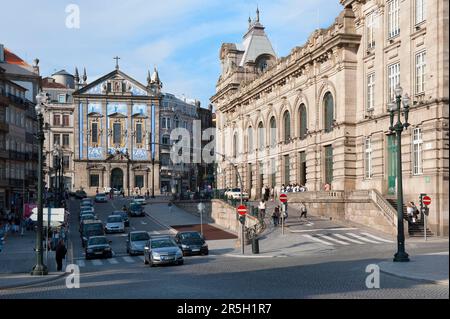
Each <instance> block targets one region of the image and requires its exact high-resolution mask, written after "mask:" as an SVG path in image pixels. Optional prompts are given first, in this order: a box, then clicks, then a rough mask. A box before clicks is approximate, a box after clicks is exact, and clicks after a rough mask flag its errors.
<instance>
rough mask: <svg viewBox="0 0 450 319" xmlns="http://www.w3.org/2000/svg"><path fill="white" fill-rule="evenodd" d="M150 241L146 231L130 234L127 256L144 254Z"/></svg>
mask: <svg viewBox="0 0 450 319" xmlns="http://www.w3.org/2000/svg"><path fill="white" fill-rule="evenodd" d="M149 239H150V235H149V234H148V233H147V232H146V231H133V232H130V233H129V234H128V236H127V254H130V255H137V254H143V253H144V247H145V244H146V243H147V242H148V241H149Z"/></svg>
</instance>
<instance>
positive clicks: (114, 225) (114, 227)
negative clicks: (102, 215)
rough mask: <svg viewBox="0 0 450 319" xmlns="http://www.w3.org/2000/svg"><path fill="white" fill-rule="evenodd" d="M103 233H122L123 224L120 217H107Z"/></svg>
mask: <svg viewBox="0 0 450 319" xmlns="http://www.w3.org/2000/svg"><path fill="white" fill-rule="evenodd" d="M105 232H106V233H107V234H109V233H124V232H125V223H124V222H123V218H122V216H118V215H111V216H108V218H107V220H106V224H105Z"/></svg>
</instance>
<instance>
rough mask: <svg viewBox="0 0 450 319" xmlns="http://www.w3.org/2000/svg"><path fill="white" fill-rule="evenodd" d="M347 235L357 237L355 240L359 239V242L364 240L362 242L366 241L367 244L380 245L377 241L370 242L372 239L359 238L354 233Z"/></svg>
mask: <svg viewBox="0 0 450 319" xmlns="http://www.w3.org/2000/svg"><path fill="white" fill-rule="evenodd" d="M347 235H349V236H352V237H355V238H357V239H359V240H362V241H366V242H368V243H372V244H379V242H377V241H374V240H370V239H368V238H364V237H361V236H358V235H356V234H353V233H347Z"/></svg>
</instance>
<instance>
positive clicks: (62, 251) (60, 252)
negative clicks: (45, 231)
mask: <svg viewBox="0 0 450 319" xmlns="http://www.w3.org/2000/svg"><path fill="white" fill-rule="evenodd" d="M66 253H67V248H66V245H65V244H64V240H62V239H61V240H59V242H58V245H57V246H56V253H55V255H56V265H57V269H56V270H57V271H62V261H63V259H65V258H66Z"/></svg>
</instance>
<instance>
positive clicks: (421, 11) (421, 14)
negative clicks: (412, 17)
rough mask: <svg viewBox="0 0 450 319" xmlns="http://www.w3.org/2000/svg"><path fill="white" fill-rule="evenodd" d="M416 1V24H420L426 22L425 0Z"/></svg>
mask: <svg viewBox="0 0 450 319" xmlns="http://www.w3.org/2000/svg"><path fill="white" fill-rule="evenodd" d="M415 1H416V24H419V23H422V22H423V21H425V20H426V10H425V4H426V3H425V2H426V0H415Z"/></svg>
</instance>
